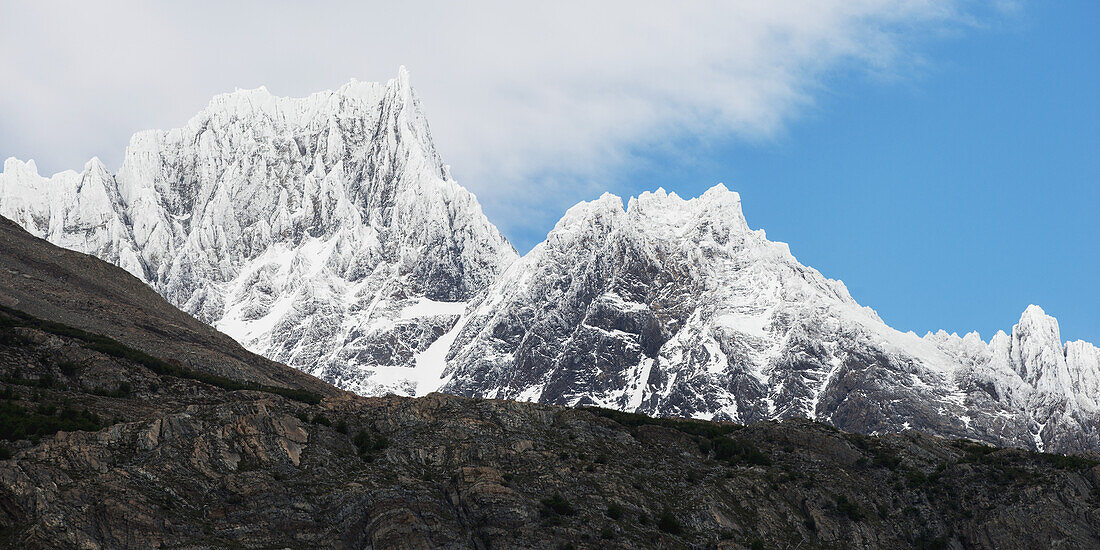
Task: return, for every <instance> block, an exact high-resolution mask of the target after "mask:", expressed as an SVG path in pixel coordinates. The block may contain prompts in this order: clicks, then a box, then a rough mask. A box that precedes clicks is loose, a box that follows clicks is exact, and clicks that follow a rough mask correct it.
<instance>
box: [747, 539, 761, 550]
mask: <svg viewBox="0 0 1100 550" xmlns="http://www.w3.org/2000/svg"><path fill="white" fill-rule="evenodd" d="M749 550H764V541H762V540H760V539H755V540H753V541H752V542H750V543H749Z"/></svg>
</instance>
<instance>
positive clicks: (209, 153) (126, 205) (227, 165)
mask: <svg viewBox="0 0 1100 550" xmlns="http://www.w3.org/2000/svg"><path fill="white" fill-rule="evenodd" d="M5 164H6V166H7V167H9V168H10V170H6V171H8V172H10V173H9V174H6V175H3V176H0V213H3V214H4V215H6V216H8V217H11V218H13V219H15V220H16V221H18V222H19V223H21V224H23V225H24V226H25V227H28V229H31V230H32V232H34V233H35V234H38V235H40V236H43V237H46V238H48V239H50V240H51V241H53V242H55V243H58V244H62V245H63V246H67V247H69V248H74V249H76V250H82V251H85V252H90V253H93V254H96V255H98V256H100V257H102V258H104V259H107V260H109V261H112V262H115V263H117V264H119V265H122V266H123V267H125V268H126V269H127V270H129V271H130V272H131V273H134V274H135V275H137V276H138V277H140V278H142V279H143V280H145V281H147V282H148V283H149V284H150V285H152V286H153V287H154V288H156V289H157V290H158V291H159V292H160V293H161V294H163V295H164V296H165V297H166V298H168V299H169V301H171V302H173V303H174V304H176V305H178V306H180V307H181V308H182V309H184V310H185V311H188V312H189V313H191V314H193V315H195V316H196V317H198V318H199V319H202V320H204V321H206V322H209V323H211V324H214V325H215V326H217V327H218V328H219V329H221V330H223V331H224V332H227V333H228V334H230V335H231V336H233V337H235V338H237V339H238V340H240V341H241V342H242V343H243V344H245V345H246V346H247V347H249V348H250V349H252V350H254V351H257V352H260V353H263V354H265V355H267V356H268V357H271V358H273V359H276V360H279V361H283V362H286V363H288V364H290V365H292V366H296V367H298V368H302V369H305V370H309V371H310V372H313V373H314V374H316V375H318V376H321V377H323V378H325V379H327V380H329V381H332V382H336V383H338V384H340V385H342V386H344V387H350V388H355V389H357V390H359V391H361V392H363V393H384V392H385V391H397V392H399V393H413V392H414V391H415V385H416V383H415V381H417V380H419V378H418V376H419V375H414V373H413V369H412V367H414V366H415V365H416V364H417V355H418V354H420V353H421V352H424V351H425V350H426V349H427V348H428V347H430V346H431V345H432V344H433V343H434V342H435V341H436V340H437V339H439V338H440V337H441V336H442V335H443V334H444V333H446V332H447V331H448V330H449V329H450V328H451V327H452V326H453V325H454V324H455V322H456V320H457V317H458V316H457V315H455V311H461V310H462V308H463V301H464V300H467V299H469V298H470V297H472V296H473V295H474V294H476V293H477V292H479V291H480V290H482V289H484V288H485V287H487V286H488V285H489V284H490V283H491V282H492V281H493V280H494V279H496V277H497V275H498V274H499V273H500V272H502V271H503V270H504V269H505V268H507V266H508V265H510V264H511V263H512V262H513V261H514V260H515V259H516V256H517V255H516V253H515V250H514V249H513V248H512V247H511V245H509V244H508V243H507V241H506V240H505V239H504V237H503V236H502V235H501V234H500V232H499V231H498V230H497V229H496V228H495V227H494V226H493V225H492V224H491V223H489V221H488V220H487V219H486V218H485V216H484V214H483V212H482V210H481V206H480V205H479V204H478V202H477V199H476V198H475V197H474V196H473V195H472V194H471V193H469V192H468V191H467V190H466V189H464V188H463V187H461V186H460V185H458V183H457V182H455V181H454V180H453V179H451V178H450V176H449V173H448V171H447V170H446V168H445V166H444V164H443V162H442V160H441V159H440V158H439V155H438V153H437V152H436V149H435V146H434V144H433V143H432V139H431V133H430V131H429V129H428V124H427V121H426V120H425V119H424V116H423V112H422V109H421V107H420V104H419V100H418V99H417V97H416V94H415V91H414V90H413V89H412V86H411V85H410V82H409V76H408V71H406V70H404V69H402V70H400V71H399V72H398V76H397V78H394V79H391V80H389V81H388V82H386V83H384V84H378V83H370V82H359V81H352V82H349V83H347V84H345V85H343V86H341V87H339V88H337V89H336V90H328V91H323V92H318V93H314V94H311V95H309V96H306V97H299V98H288V97H279V96H275V95H273V94H272V93H271V92H270V91H268V90H267V88H264V87H261V88H257V89H252V90H237V91H234V92H230V93H226V94H220V95H218V96H216V97H214V98H213V99H212V100H211V101H210V102H209V104H208V105H207V106H206V107H205V108H204V109H203V110H202V111H200V112H199V113H197V114H196V115H195V116H193V117H192V118H191V119H190V120H189V121H188V122H187V123H186V124H185V125H183V126H181V127H179V128H174V129H169V130H149V131H144V132H139V133H137V134H135V135H134V136H133V137H132V138H131V141H130V146H129V147H128V148H127V150H126V154H125V158H124V161H123V163H122V166H121V167H120V169H119V172H118V174H117V175H115V176H112V175H111V174H110V173H109V172H108V171H107V170H106V167H104V166H102V164H101V163H99V162H98V161H91V162H90V163H89V164H88V165H86V166H85V170H84V172H83V173H81V174H77V173H76V172H66V173H62V174H59V175H58V176H57V177H55V178H53V180H49V181H48V180H45V179H44V178H40V177H38V176H37V175H36V173H35V172H36V171H35V169H34V166H33V164H29V165H28V164H27V163H22V162H19V161H16V160H11V161H8V162H6V163H5ZM16 175H18V177H16ZM32 175H33V177H32ZM124 221H125V222H124ZM424 304H429V305H428V306H425V305H424ZM431 304H435V305H434V306H432V305H431ZM414 305H417V306H418V307H412V306H414ZM429 306H430V307H429ZM410 380H412V381H414V382H409V381H410ZM429 382H430V381H429Z"/></svg>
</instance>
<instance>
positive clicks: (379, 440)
mask: <svg viewBox="0 0 1100 550" xmlns="http://www.w3.org/2000/svg"><path fill="white" fill-rule="evenodd" d="M389 446H390V440H389V439H388V438H387V437H386V436H384V435H380V436H378V437H376V438H375V439H374V445H372V446H371V447H372V448H373V449H374V450H376V451H381V450H382V449H385V448H386V447H389Z"/></svg>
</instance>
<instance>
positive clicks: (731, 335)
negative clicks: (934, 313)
mask: <svg viewBox="0 0 1100 550" xmlns="http://www.w3.org/2000/svg"><path fill="white" fill-rule="evenodd" d="M447 361H448V367H447V369H446V371H445V376H446V383H445V384H444V385H443V387H442V390H443V391H446V392H450V393H455V394H459V395H469V396H487V397H493V398H503V399H518V400H524V401H538V402H543V403H556V404H563V405H586V404H587V405H598V406H602V407H610V408H615V409H621V410H628V411H637V412H642V413H646V414H649V415H655V416H676V417H693V418H704V419H714V420H726V421H733V422H742V423H751V422H759V421H763V420H770V419H782V418H791V417H807V418H812V419H817V420H821V421H825V422H829V423H831V424H833V425H835V426H837V427H840V428H841V429H845V430H850V431H856V432H862V433H885V432H895V431H900V430H904V429H910V428H912V429H919V430H922V431H926V432H930V433H936V434H941V435H946V436H951V437H967V438H971V439H976V440H981V441H988V442H994V443H998V444H1003V445H1015V446H1020V447H1024V448H1032V449H1037V450H1043V449H1047V450H1058V451H1062V452H1067V451H1074V450H1076V451H1082V450H1088V449H1091V450H1096V449H1100V429H1098V428H1100V414H1098V409H1097V404H1096V395H1097V384H1098V382H1100V370H1098V368H1097V364H1098V362H1100V351H1098V350H1097V348H1096V347H1094V346H1092V345H1091V344H1088V343H1085V342H1071V343H1068V344H1063V343H1062V342H1061V340H1060V336H1059V333H1058V324H1057V321H1055V320H1054V319H1053V318H1051V317H1049V316H1047V315H1046V314H1045V313H1044V312H1043V311H1042V310H1041V309H1040V308H1038V307H1036V306H1031V307H1029V308H1028V309H1027V311H1026V312H1025V313H1024V315H1023V317H1022V318H1021V320H1020V322H1019V323H1018V324H1017V325H1016V326H1015V327H1014V328H1013V330H1012V334H1011V336H1009V335H1006V334H1004V333H998V334H997V335H996V336H994V338H993V339H992V340H991V342H990V343H988V344H987V343H985V342H983V341H982V340H981V339H980V338H979V337H978V335H977V334H970V335H967V336H966V337H965V338H959V337H958V336H954V335H947V334H945V333H942V332H941V333H938V334H929V335H927V336H925V337H924V338H920V337H917V336H916V335H914V334H912V333H910V334H902V333H900V332H898V331H896V330H893V329H891V328H890V327H888V326H887V325H886V324H885V323H884V322H883V321H882V320H881V319H880V318H879V317H878V315H876V314H875V312H874V311H873V310H871V309H869V308H865V307H861V306H860V305H859V304H857V303H856V302H855V300H853V299H852V297H851V295H849V293H848V291H847V289H846V288H845V287H844V285H843V284H842V283H841V282H839V281H834V280H830V279H827V278H825V277H823V276H822V275H821V274H820V273H818V272H817V271H816V270H814V269H812V268H809V267H806V266H803V265H802V264H800V263H798V261H797V260H795V258H794V257H793V256H792V255H791V253H790V250H789V249H788V247H787V245H786V244H783V243H775V242H771V241H768V240H767V238H766V236H765V234H764V232H763V231H762V230H756V231H753V230H750V229H749V226H748V224H747V223H746V221H745V218H744V216H743V214H742V212H741V203H740V197H739V196H738V195H737V193H734V192H731V191H728V190H727V189H726V188H725V187H724V186H721V185H718V186H716V187H714V188H712V189H710V190H709V191H707V192H706V193H705V194H703V195H702V196H701V197H698V198H695V199H691V200H684V199H681V198H680V197H678V196H676V195H675V194H670V193H666V192H664V191H663V190H660V191H657V192H656V193H644V194H642V195H641V196H639V197H636V198H632V199H630V201H629V204H628V206H627V207H626V208H625V209H624V207H623V201H622V200H621V199H620V198H619V197H616V196H614V195H611V194H605V195H604V196H603V197H601V198H600V199H599V200H596V201H593V202H587V203H581V204H579V205H577V206H575V207H573V208H572V209H570V210H569V211H568V212H567V213H566V214H565V216H564V217H563V218H562V219H561V221H559V222H558V224H557V225H556V226H555V227H554V229H553V230H552V231H551V232H550V234H549V235H548V236H547V239H546V241H545V242H543V243H541V244H539V245H538V246H536V247H535V248H534V249H533V250H532V251H531V252H530V253H529V254H527V255H526V256H524V257H523V258H522V259H520V260H519V261H518V262H516V263H514V264H513V265H512V266H511V267H510V268H509V269H508V270H507V271H506V272H505V273H504V274H503V275H502V276H501V278H500V279H499V280H498V281H496V282H495V283H494V284H493V285H492V286H491V287H490V288H489V289H488V290H487V291H486V292H485V293H484V294H483V295H481V296H480V297H479V298H478V299H477V300H475V301H474V302H472V303H471V306H470V310H469V312H468V315H467V317H465V318H464V319H463V320H462V321H461V322H460V330H459V331H458V334H457V336H456V339H455V342H454V345H453V347H452V348H451V351H450V352H449V354H448V357H447Z"/></svg>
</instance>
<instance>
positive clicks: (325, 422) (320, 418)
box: [313, 414, 332, 426]
mask: <svg viewBox="0 0 1100 550" xmlns="http://www.w3.org/2000/svg"><path fill="white" fill-rule="evenodd" d="M313 423H314V424H318V425H321V426H332V421H331V420H329V419H328V418H326V417H325V416H324V415H322V414H316V415H314V416H313Z"/></svg>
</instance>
